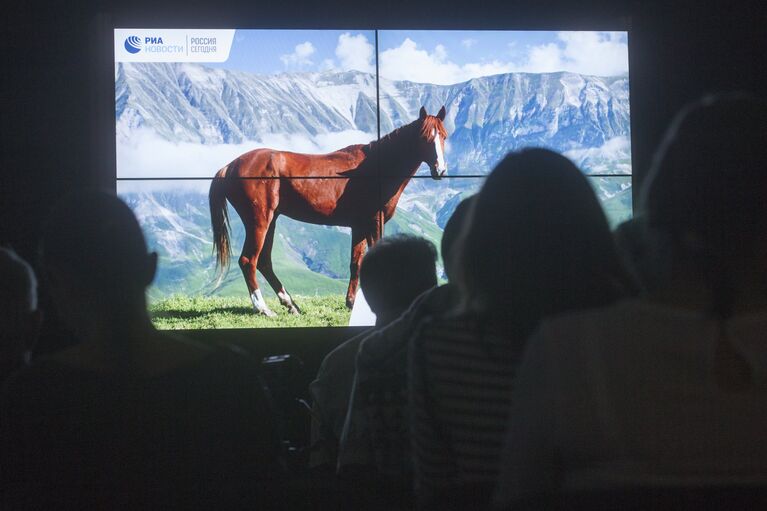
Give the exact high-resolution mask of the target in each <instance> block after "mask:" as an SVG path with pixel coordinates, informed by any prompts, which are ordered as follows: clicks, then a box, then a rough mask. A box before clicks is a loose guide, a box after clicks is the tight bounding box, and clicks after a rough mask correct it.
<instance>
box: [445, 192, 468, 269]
mask: <svg viewBox="0 0 767 511" xmlns="http://www.w3.org/2000/svg"><path fill="white" fill-rule="evenodd" d="M475 197H476V195H472V196H471V197H467V198H465V199H463V200H462V201H461V202H459V203H458V206H456V207H455V210H454V211H453V214H452V215H450V218H449V219H448V221H447V223H446V224H445V229H444V230H443V231H442V244H441V249H442V264H444V265H445V273H446V274H447V279H448V280H450V281H452V280H453V275H454V271H453V266H454V265H455V254H456V252H457V250H456V246H457V243H456V241H458V239H459V237H460V234H461V230H462V229H463V225H464V223H465V222H466V219H467V218H468V217H469V211H470V210H471V204H472V203H473V202H474V199H475Z"/></svg>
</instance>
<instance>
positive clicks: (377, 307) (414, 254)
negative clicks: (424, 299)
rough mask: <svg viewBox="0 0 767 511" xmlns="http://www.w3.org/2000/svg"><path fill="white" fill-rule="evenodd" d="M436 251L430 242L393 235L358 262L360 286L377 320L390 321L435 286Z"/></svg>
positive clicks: (379, 243) (380, 242) (384, 239)
mask: <svg viewBox="0 0 767 511" xmlns="http://www.w3.org/2000/svg"><path fill="white" fill-rule="evenodd" d="M436 259H437V251H436V250H435V248H434V245H432V244H431V242H429V241H427V240H425V239H423V238H417V237H415V236H408V235H404V234H395V235H393V236H387V237H385V238H383V239H382V240H381V241H379V242H378V243H377V244H376V245H375V246H374V247H373V248H371V249H370V250H369V251H368V252H367V254H365V257H364V258H363V259H362V266H361V267H360V286H361V287H362V292H363V293H365V299H366V300H367V302H368V304H369V305H370V309H371V310H372V311H373V312H374V313H375V314H376V316H378V317H387V318H390V319H393V318H395V317H397V316H399V315H400V314H401V313H402V312H404V311H405V310H406V309H407V308H408V307H409V306H410V304H411V303H412V302H413V300H414V299H415V298H416V297H417V296H418V295H420V294H421V293H423V292H424V291H426V290H427V289H430V288H432V287H434V286H436V285H437V269H436Z"/></svg>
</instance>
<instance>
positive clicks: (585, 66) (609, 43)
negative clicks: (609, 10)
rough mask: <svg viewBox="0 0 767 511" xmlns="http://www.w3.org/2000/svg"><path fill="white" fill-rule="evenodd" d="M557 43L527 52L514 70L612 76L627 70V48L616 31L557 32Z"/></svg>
mask: <svg viewBox="0 0 767 511" xmlns="http://www.w3.org/2000/svg"><path fill="white" fill-rule="evenodd" d="M557 38H558V41H557V42H556V43H549V44H545V45H539V46H534V47H532V48H530V49H529V51H528V54H527V58H526V61H525V62H523V63H522V64H521V65H519V66H517V68H516V70H517V71H524V72H529V73H550V72H555V71H571V72H573V73H580V74H586V75H597V76H615V75H620V74H623V73H626V72H627V71H628V45H627V43H626V42H625V40H624V38H623V36H622V34H621V33H619V32H559V33H558V34H557Z"/></svg>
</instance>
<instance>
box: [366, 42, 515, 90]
mask: <svg viewBox="0 0 767 511" xmlns="http://www.w3.org/2000/svg"><path fill="white" fill-rule="evenodd" d="M380 67H381V76H383V77H385V78H388V79H389V80H409V81H412V82H421V83H434V84H439V85H450V84H453V83H459V82H463V81H466V80H470V79H472V78H477V77H479V76H488V75H494V74H500V73H508V72H510V71H511V70H512V69H513V65H512V64H511V63H503V62H499V61H492V62H482V63H479V62H477V63H469V64H465V65H463V66H460V65H458V64H456V63H455V62H453V61H451V60H450V59H449V58H448V52H447V49H446V48H445V47H444V46H443V45H441V44H438V45H437V46H436V47H435V48H434V51H432V52H429V51H428V50H425V49H422V48H419V47H418V45H417V44H416V43H415V41H413V40H412V39H410V38H407V39H405V40H404V41H403V42H402V44H401V45H399V46H397V47H395V48H389V49H388V50H384V51H383V52H381V62H380Z"/></svg>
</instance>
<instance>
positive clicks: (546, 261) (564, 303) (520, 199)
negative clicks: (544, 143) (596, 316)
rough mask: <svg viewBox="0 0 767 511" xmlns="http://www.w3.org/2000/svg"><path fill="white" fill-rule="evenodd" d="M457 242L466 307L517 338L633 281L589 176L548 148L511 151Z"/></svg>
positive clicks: (614, 293)
mask: <svg viewBox="0 0 767 511" xmlns="http://www.w3.org/2000/svg"><path fill="white" fill-rule="evenodd" d="M459 243H460V247H459V250H460V252H459V254H458V264H457V265H456V271H455V273H456V281H457V283H458V285H459V289H460V291H461V292H462V295H463V297H462V298H463V300H464V301H465V302H464V306H463V310H464V311H465V312H473V313H477V314H480V315H483V316H486V317H488V319H490V320H493V321H498V322H501V323H506V324H507V326H508V329H509V331H510V333H511V334H512V335H513V336H516V337H518V338H524V337H526V336H527V335H529V333H530V332H531V330H532V329H533V328H534V327H535V325H537V323H538V322H539V321H540V319H542V318H543V317H545V316H548V315H552V314H557V313H561V312H564V311H568V310H573V309H579V308H587V307H593V306H598V305H603V304H607V303H610V302H611V301H613V300H614V299H615V298H617V297H618V296H619V294H620V285H621V284H623V283H624V282H628V280H627V277H626V274H625V272H624V270H623V268H622V266H621V264H620V262H619V260H618V256H617V254H616V251H615V247H614V245H613V240H612V236H611V234H610V230H609V227H608V225H607V220H606V219H605V216H604V213H603V212H602V208H601V206H600V204H599V201H598V200H597V197H596V196H595V194H594V192H593V191H592V189H591V187H590V186H589V183H588V181H587V180H586V178H585V177H584V176H583V175H582V174H581V172H580V170H578V168H577V167H576V166H575V165H574V164H573V163H572V162H571V161H570V160H568V159H567V158H565V157H563V156H560V155H559V154H557V153H554V152H552V151H548V150H545V149H527V150H523V151H520V152H517V153H511V154H509V155H507V156H506V157H505V158H504V159H503V160H502V161H501V162H500V163H499V164H498V165H497V166H496V167H495V169H493V171H492V172H491V173H490V175H489V176H488V177H487V180H486V181H485V183H484V185H483V186H482V190H481V191H480V192H479V194H478V195H477V197H476V199H475V200H474V203H473V205H472V208H471V211H470V213H469V219H468V220H467V222H466V225H465V228H464V230H463V232H462V236H461V240H460V242H459Z"/></svg>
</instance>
